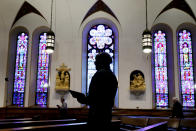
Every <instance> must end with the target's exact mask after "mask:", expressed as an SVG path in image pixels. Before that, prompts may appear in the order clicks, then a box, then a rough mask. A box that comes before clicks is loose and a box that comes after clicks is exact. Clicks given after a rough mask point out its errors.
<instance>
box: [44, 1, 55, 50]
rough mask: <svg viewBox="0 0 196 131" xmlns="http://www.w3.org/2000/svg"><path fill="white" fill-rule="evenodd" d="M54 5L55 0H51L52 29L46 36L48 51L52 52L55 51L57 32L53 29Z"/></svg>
mask: <svg viewBox="0 0 196 131" xmlns="http://www.w3.org/2000/svg"><path fill="white" fill-rule="evenodd" d="M52 7H53V0H52V1H51V20H50V22H51V24H50V30H49V31H48V32H47V37H46V52H47V53H49V54H51V53H53V52H54V46H55V34H54V32H53V31H52V9H53V8H52Z"/></svg>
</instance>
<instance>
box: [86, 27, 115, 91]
mask: <svg viewBox="0 0 196 131" xmlns="http://www.w3.org/2000/svg"><path fill="white" fill-rule="evenodd" d="M87 43H88V44H87V46H88V47H87V57H88V59H87V65H88V66H87V90H86V92H88V88H89V84H90V81H91V79H92V76H93V75H94V73H95V72H96V68H95V65H94V62H95V56H96V55H97V54H98V53H100V52H107V53H109V54H110V56H111V57H112V59H113V63H112V64H111V65H110V68H111V70H112V71H114V48H115V45H114V44H115V41H114V32H113V30H112V29H111V28H110V27H109V26H108V25H105V24H98V25H94V26H92V27H91V28H90V30H89V32H88V38H87Z"/></svg>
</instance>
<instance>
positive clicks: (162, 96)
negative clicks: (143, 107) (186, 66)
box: [154, 30, 168, 107]
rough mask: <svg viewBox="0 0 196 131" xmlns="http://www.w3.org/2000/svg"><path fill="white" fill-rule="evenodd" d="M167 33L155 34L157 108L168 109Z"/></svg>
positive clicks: (158, 32) (159, 32)
mask: <svg viewBox="0 0 196 131" xmlns="http://www.w3.org/2000/svg"><path fill="white" fill-rule="evenodd" d="M165 36H166V35H165V33H163V32H162V31H160V30H159V31H157V32H156V33H155V34H154V62H155V90H156V92H155V95H156V107H168V81H167V80H168V76H167V51H166V50H167V43H166V37H165Z"/></svg>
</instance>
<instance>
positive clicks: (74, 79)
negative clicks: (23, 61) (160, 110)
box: [0, 0, 196, 109]
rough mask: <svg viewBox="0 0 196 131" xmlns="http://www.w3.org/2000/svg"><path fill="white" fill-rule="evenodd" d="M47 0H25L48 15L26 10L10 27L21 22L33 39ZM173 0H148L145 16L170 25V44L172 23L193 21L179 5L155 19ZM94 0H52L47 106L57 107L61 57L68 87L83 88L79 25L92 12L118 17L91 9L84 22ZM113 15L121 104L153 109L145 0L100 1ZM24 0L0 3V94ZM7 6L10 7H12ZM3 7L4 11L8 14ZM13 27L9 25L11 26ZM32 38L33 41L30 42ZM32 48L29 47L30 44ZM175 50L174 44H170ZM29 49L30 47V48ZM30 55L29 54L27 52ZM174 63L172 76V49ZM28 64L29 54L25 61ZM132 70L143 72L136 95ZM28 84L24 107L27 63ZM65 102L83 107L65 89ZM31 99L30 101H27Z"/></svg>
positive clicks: (47, 9) (151, 21)
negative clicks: (145, 36)
mask: <svg viewBox="0 0 196 131" xmlns="http://www.w3.org/2000/svg"><path fill="white" fill-rule="evenodd" d="M47 1H48V0H43V1H34V0H28V2H29V3H30V4H32V5H33V6H34V7H35V8H36V9H37V10H39V11H40V12H41V13H42V14H43V16H44V17H45V18H46V19H47V21H48V23H47V22H46V20H44V19H43V18H42V17H40V16H38V15H35V14H28V15H26V16H24V17H22V18H21V19H19V20H18V21H17V22H16V24H15V25H14V27H17V26H25V27H26V28H27V29H28V31H29V35H30V39H29V41H30V42H32V34H33V32H34V30H35V29H37V28H38V27H41V26H47V27H48V26H49V25H50V24H49V23H50V13H51V12H50V11H51V10H50V3H47ZM171 1H172V0H165V1H162V0H159V1H157V0H151V1H149V3H148V5H149V6H148V7H149V8H148V12H149V13H148V22H149V26H148V27H149V29H150V28H151V27H152V26H153V25H155V24H157V23H165V24H168V25H169V26H170V27H171V28H172V30H173V36H174V38H173V44H175V43H176V37H175V36H176V29H177V27H178V26H179V25H180V24H181V23H184V22H190V23H194V24H195V22H194V20H193V19H192V18H191V17H190V16H189V15H188V14H185V13H184V12H182V11H179V10H177V9H172V10H169V11H167V12H165V13H163V14H162V15H160V16H159V17H158V18H157V20H156V21H155V22H154V20H155V18H156V16H157V15H158V14H159V13H160V11H161V10H162V9H163V8H164V7H165V6H166V5H167V4H168V3H169V2H171ZM95 2H96V0H91V1H89V0H58V1H57V0H56V1H54V8H53V9H54V12H53V25H52V27H53V31H54V32H55V35H56V45H55V52H54V53H53V54H52V55H51V61H52V62H51V68H50V88H49V107H51V108H52V107H56V105H57V104H60V96H61V95H62V94H59V93H57V92H56V91H55V89H54V88H55V79H56V78H55V77H56V68H57V67H59V66H60V65H61V64H62V63H64V64H65V65H66V66H68V67H69V68H71V71H70V76H71V79H70V82H71V83H70V86H71V87H70V88H71V89H72V90H76V91H81V90H82V89H81V88H82V78H81V77H82V30H83V27H84V26H85V24H87V23H88V22H89V21H90V20H93V19H96V18H100V17H103V18H106V19H109V20H112V21H113V22H114V23H115V22H116V21H115V20H114V19H113V17H111V16H110V15H108V14H106V13H103V12H102V13H101V12H98V13H95V14H93V15H92V16H90V17H88V18H87V19H86V20H85V21H84V23H83V24H82V25H81V22H82V20H83V18H84V16H85V14H86V13H87V11H88V10H89V9H90V8H91V6H92V5H93V4H94V3H95ZM104 2H105V3H106V4H107V5H108V6H109V7H110V9H111V10H112V11H113V13H114V14H115V15H116V17H117V18H118V20H119V23H120V24H117V23H116V25H118V26H117V27H118V29H119V43H118V44H119V63H118V65H119V67H118V68H119V70H118V82H119V89H118V90H119V108H130V109H135V108H139V109H151V108H153V107H152V101H153V100H152V99H153V98H152V77H151V56H150V55H146V54H143V52H142V46H141V42H142V38H141V37H142V33H143V31H144V30H145V2H144V0H123V1H119V0H105V1H104ZM22 3H23V2H22V1H20V2H19V1H12V0H3V2H2V3H1V5H0V7H1V8H0V16H1V17H0V19H3V20H4V21H2V20H1V21H0V46H1V48H0V62H1V63H0V74H2V75H0V96H1V98H3V96H4V92H5V91H4V89H5V80H4V78H5V76H6V72H7V71H6V69H7V68H6V67H7V54H8V53H7V52H8V43H9V42H8V41H9V31H10V28H11V25H12V22H13V21H14V18H15V16H16V14H17V11H18V10H19V9H20V6H21V5H22ZM188 3H189V4H190V6H191V7H192V9H193V11H194V12H195V9H194V8H193V7H195V6H194V5H195V4H196V2H194V0H190V1H188ZM6 6H7V7H12V9H11V10H9V9H7V8H6ZM2 12H7V13H6V15H5V14H4V13H2ZM14 27H13V28H14ZM30 44H31V43H30ZM29 49H30V48H29ZM174 52H176V48H174ZM29 53H30V52H29ZM29 55H31V54H29ZM174 59H175V62H174V63H176V64H174V70H175V76H178V68H177V66H178V65H177V53H176V54H174ZM30 64H31V61H30V59H28V66H29V65H30ZM134 70H140V71H142V72H143V73H144V76H145V82H146V92H145V94H144V95H143V96H141V97H140V98H136V97H135V96H133V94H130V89H129V86H130V74H131V72H132V71H134ZM27 73H28V74H29V75H28V76H27V84H26V92H25V107H28V106H29V92H30V90H29V87H30V77H31V74H32V73H33V72H31V70H30V69H28V71H27ZM178 81H179V80H178V77H175V88H176V90H175V91H176V92H175V94H176V96H179V91H178V87H179V85H178ZM4 102H5V100H3V99H0V107H3V106H4ZM66 102H67V103H68V107H73V108H74V107H81V105H80V104H79V103H78V102H77V101H76V100H75V99H73V98H72V96H70V95H69V94H68V95H67V96H66ZM30 105H31V104H30Z"/></svg>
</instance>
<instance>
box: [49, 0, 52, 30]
mask: <svg viewBox="0 0 196 131" xmlns="http://www.w3.org/2000/svg"><path fill="white" fill-rule="evenodd" d="M52 12H53V0H51V16H50V19H51V20H50V30H52Z"/></svg>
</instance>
